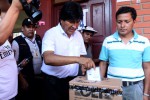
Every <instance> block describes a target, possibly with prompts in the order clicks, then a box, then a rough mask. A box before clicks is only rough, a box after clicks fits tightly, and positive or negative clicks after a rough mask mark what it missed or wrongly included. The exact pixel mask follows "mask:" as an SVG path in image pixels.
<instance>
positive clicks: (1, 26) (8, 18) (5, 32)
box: [0, 0, 31, 45]
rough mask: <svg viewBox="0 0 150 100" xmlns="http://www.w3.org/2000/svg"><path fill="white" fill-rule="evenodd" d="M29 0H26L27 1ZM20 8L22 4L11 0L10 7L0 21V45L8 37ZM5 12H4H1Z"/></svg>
mask: <svg viewBox="0 0 150 100" xmlns="http://www.w3.org/2000/svg"><path fill="white" fill-rule="evenodd" d="M29 1H31V0H28V2H29ZM21 9H22V5H21V3H20V1H19V0H13V2H12V4H11V6H10V8H9V9H8V11H7V12H6V15H5V17H4V18H3V19H2V20H1V22H0V45H2V44H4V43H5V41H6V40H7V39H8V37H9V36H10V34H11V33H12V30H13V28H14V25H15V23H16V20H17V18H18V15H19V12H20V10H21ZM1 13H5V12H1Z"/></svg>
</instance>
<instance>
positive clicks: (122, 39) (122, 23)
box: [99, 7, 150, 100]
mask: <svg viewBox="0 0 150 100" xmlns="http://www.w3.org/2000/svg"><path fill="white" fill-rule="evenodd" d="M136 16H137V14H136V10H135V9H134V8H132V7H121V8H119V10H118V11H117V12H116V22H117V30H118V31H116V32H115V33H114V34H113V35H111V36H108V37H107V38H106V39H105V40H104V42H103V45H102V49H101V53H100V56H99V59H100V60H101V62H100V64H99V66H100V68H101V74H102V77H103V78H104V76H105V73H106V69H107V62H109V65H108V69H107V77H108V78H117V79H121V80H122V89H123V100H143V98H144V100H148V96H149V94H148V89H149V79H150V78H149V77H150V43H149V40H148V39H147V38H145V37H143V36H140V35H138V34H137V33H136V31H134V30H133V26H134V24H135V19H136ZM143 80H144V85H143ZM143 95H144V96H143Z"/></svg>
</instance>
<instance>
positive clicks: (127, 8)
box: [116, 6, 137, 20]
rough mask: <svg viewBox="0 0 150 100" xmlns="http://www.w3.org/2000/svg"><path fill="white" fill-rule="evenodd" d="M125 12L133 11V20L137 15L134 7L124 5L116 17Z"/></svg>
mask: <svg viewBox="0 0 150 100" xmlns="http://www.w3.org/2000/svg"><path fill="white" fill-rule="evenodd" d="M123 13H131V16H132V19H133V20H135V19H136V17H137V13H136V10H135V9H134V8H133V7H129V6H123V7H120V8H119V9H118V11H117V12H116V19H117V16H118V15H120V14H123Z"/></svg>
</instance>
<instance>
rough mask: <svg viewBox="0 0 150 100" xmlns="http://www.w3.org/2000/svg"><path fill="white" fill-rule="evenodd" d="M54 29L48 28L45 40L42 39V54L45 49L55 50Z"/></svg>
mask: <svg viewBox="0 0 150 100" xmlns="http://www.w3.org/2000/svg"><path fill="white" fill-rule="evenodd" d="M52 33H53V31H51V30H48V31H47V32H46V33H45V35H44V37H43V40H42V54H43V53H44V52H45V51H54V48H55V46H54V44H55V41H54V40H55V39H54V38H55V37H54V36H53V34H52Z"/></svg>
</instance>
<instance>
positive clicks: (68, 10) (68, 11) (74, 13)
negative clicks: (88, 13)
mask: <svg viewBox="0 0 150 100" xmlns="http://www.w3.org/2000/svg"><path fill="white" fill-rule="evenodd" d="M82 19H83V11H82V7H81V6H80V4H78V3H76V2H73V1H69V2H66V3H65V4H64V5H63V7H62V8H61V10H60V13H59V20H64V21H65V20H72V21H77V20H82Z"/></svg>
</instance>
